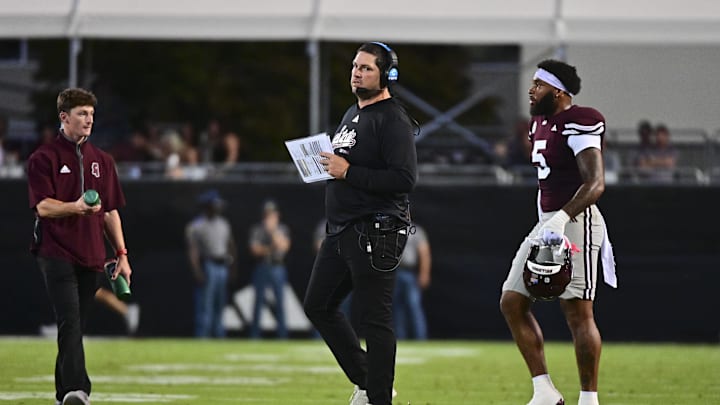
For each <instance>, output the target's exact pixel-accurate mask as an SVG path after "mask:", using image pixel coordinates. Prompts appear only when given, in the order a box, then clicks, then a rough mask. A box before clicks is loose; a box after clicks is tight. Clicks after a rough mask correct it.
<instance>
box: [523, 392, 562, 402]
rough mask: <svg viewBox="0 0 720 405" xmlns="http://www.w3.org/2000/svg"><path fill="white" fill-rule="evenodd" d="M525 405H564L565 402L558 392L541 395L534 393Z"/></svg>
mask: <svg viewBox="0 0 720 405" xmlns="http://www.w3.org/2000/svg"><path fill="white" fill-rule="evenodd" d="M527 405H565V400H564V399H563V396H562V394H561V393H560V391H558V390H554V391H553V392H551V393H549V392H544V393H542V394H539V393H537V392H536V393H535V394H534V395H533V397H532V399H531V400H530V402H528V404H527Z"/></svg>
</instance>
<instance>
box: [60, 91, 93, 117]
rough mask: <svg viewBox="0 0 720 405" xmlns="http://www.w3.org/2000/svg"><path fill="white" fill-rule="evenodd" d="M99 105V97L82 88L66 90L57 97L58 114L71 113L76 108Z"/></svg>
mask: <svg viewBox="0 0 720 405" xmlns="http://www.w3.org/2000/svg"><path fill="white" fill-rule="evenodd" d="M86 105H91V106H93V107H95V106H96V105H97V97H95V95H94V94H93V93H92V92H91V91H89V90H85V89H81V88H71V89H65V90H63V91H61V92H60V94H58V96H57V112H58V114H60V112H62V111H65V112H70V110H72V109H73V108H75V107H78V106H86Z"/></svg>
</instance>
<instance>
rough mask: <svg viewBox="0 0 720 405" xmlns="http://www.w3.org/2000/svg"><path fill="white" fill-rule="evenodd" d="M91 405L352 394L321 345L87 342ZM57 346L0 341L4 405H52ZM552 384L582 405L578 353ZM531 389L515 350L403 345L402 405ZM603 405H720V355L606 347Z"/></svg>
mask: <svg viewBox="0 0 720 405" xmlns="http://www.w3.org/2000/svg"><path fill="white" fill-rule="evenodd" d="M85 348H86V356H87V364H88V370H89V373H90V377H91V379H92V381H93V394H92V396H91V399H92V401H93V405H98V404H112V405H123V404H169V405H199V404H203V405H208V404H209V405H225V404H238V405H246V404H258V405H265V404H277V405H303V404H307V405H310V404H312V405H335V404H338V405H340V404H347V403H348V398H349V396H350V393H351V391H352V385H351V384H350V383H349V382H348V381H347V380H346V378H345V376H344V375H343V374H342V373H341V371H340V369H339V367H338V366H337V365H336V363H335V361H334V359H333V358H332V356H331V354H330V352H329V351H328V349H327V348H326V347H325V345H324V344H323V343H322V342H321V341H318V340H290V341H270V340H267V341H249V340H245V339H228V340H223V341H217V340H193V339H177V340H168V339H123V338H118V339H103V338H87V339H86V341H85ZM55 353H56V347H55V341H54V340H53V339H49V338H34V337H32V338H31V337H6V338H0V405H4V404H13V405H52V404H53V403H54V400H53V395H54V388H53V387H54V385H53V376H52V373H53V367H54V356H55ZM546 355H547V358H548V364H549V367H550V373H551V375H552V378H553V380H554V382H555V385H556V386H557V387H558V389H560V391H561V392H563V394H564V395H565V399H566V404H568V405H570V404H576V403H577V398H578V391H579V387H578V378H577V372H576V369H575V360H574V355H573V349H572V345H571V344H570V343H567V342H551V343H548V344H547V346H546ZM531 386H532V385H531V381H530V378H529V375H528V373H527V371H526V369H525V366H524V364H523V363H522V360H521V357H520V354H519V353H518V351H517V349H516V347H515V346H514V344H513V343H512V342H494V341H430V342H423V343H417V342H400V343H399V345H398V358H397V371H396V379H395V387H396V389H397V391H398V396H397V398H396V399H395V401H394V404H396V405H406V404H408V403H409V404H411V405H443V404H447V405H459V404H472V405H476V404H477V405H484V404H498V405H499V404H508V405H510V404H512V405H524V404H526V403H527V401H528V400H529V398H530V396H531V389H532V388H531ZM600 400H601V403H602V404H608V405H609V404H614V405H638V404H653V405H660V404H661V405H671V404H678V405H681V404H682V405H689V404H693V405H699V404H707V405H711V404H712V405H718V404H720V346H718V345H681V344H670V343H668V344H640V343H635V344H619V343H606V344H605V345H604V348H603V355H602V361H601V373H600Z"/></svg>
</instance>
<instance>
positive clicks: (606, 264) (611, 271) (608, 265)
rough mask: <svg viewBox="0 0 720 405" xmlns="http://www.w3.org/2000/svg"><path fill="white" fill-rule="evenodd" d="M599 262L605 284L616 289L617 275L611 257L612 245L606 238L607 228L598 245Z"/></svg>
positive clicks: (612, 257)
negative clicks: (600, 261) (600, 262)
mask: <svg viewBox="0 0 720 405" xmlns="http://www.w3.org/2000/svg"><path fill="white" fill-rule="evenodd" d="M600 260H602V267H603V278H604V279H605V283H606V284H607V285H609V286H611V287H612V288H617V274H615V255H613V249H612V244H611V243H610V237H609V236H608V231H607V226H606V227H605V237H604V238H603V241H602V245H600Z"/></svg>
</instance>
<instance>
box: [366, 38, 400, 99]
mask: <svg viewBox="0 0 720 405" xmlns="http://www.w3.org/2000/svg"><path fill="white" fill-rule="evenodd" d="M372 43H373V44H375V45H378V46H379V47H381V48H383V49H384V50H385V53H386V56H385V61H386V62H385V64H386V67H385V69H384V70H383V72H381V74H380V86H381V87H383V88H385V87H387V86H388V84H389V83H390V82H396V81H397V80H398V76H399V75H400V70H399V69H398V57H397V54H396V53H395V51H393V50H392V48H390V47H389V46H387V45H386V44H384V43H382V42H372Z"/></svg>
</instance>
